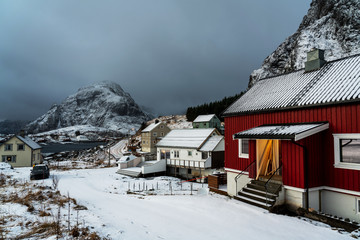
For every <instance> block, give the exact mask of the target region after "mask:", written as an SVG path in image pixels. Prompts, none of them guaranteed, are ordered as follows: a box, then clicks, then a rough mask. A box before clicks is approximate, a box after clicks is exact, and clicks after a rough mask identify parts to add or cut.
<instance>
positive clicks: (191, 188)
mask: <svg viewBox="0 0 360 240" xmlns="http://www.w3.org/2000/svg"><path fill="white" fill-rule="evenodd" d="M190 191H191V194H190V195H193V194H192V192H193V183H192V182H191V184H190Z"/></svg>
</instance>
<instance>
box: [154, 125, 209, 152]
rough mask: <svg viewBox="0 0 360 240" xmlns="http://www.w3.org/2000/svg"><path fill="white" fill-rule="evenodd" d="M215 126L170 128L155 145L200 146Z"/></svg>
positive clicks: (196, 147)
mask: <svg viewBox="0 0 360 240" xmlns="http://www.w3.org/2000/svg"><path fill="white" fill-rule="evenodd" d="M214 131H215V128H190V129H175V130H171V131H170V132H169V133H168V134H167V135H166V136H165V137H164V138H163V139H161V140H160V141H159V142H158V143H157V144H156V147H178V148H195V149H198V148H200V147H201V146H202V145H203V144H204V143H205V140H206V139H208V138H209V137H210V136H211V134H212V133H213V132H214Z"/></svg>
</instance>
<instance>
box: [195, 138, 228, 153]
mask: <svg viewBox="0 0 360 240" xmlns="http://www.w3.org/2000/svg"><path fill="white" fill-rule="evenodd" d="M223 139H224V137H223V136H212V137H210V138H209V139H208V140H207V141H206V142H205V144H204V145H203V146H202V147H201V148H200V151H203V152H211V151H214V149H215V148H216V146H217V145H219V143H220V142H221V141H222V140H223Z"/></svg>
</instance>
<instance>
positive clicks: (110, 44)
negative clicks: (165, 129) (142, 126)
mask: <svg viewBox="0 0 360 240" xmlns="http://www.w3.org/2000/svg"><path fill="white" fill-rule="evenodd" d="M310 2H311V1H310V0H305V1H304V0H302V1H299V0H272V1H269V0H224V1H219V0H128V1H122V0H114V1H110V0H101V1H100V0H98V1H92V0H76V1H74V0H53V1H48V0H42V1H37V0H32V1H27V0H23V1H21V0H17V1H14V0H3V1H0V102H1V108H0V120H1V119H12V120H15V119H22V120H33V119H35V118H37V117H39V116H40V115H42V114H44V113H45V112H46V111H47V110H48V109H49V108H50V107H51V105H52V104H54V103H60V102H61V101H63V100H64V99H65V98H66V97H67V96H68V95H70V94H73V93H75V92H76V91H77V89H78V88H80V87H83V86H86V85H89V84H92V83H95V82H100V81H103V80H110V81H114V82H117V83H119V84H120V85H121V87H122V88H123V89H124V90H125V91H127V92H128V93H130V95H131V96H132V97H133V98H134V99H135V101H136V102H137V103H138V104H140V105H143V106H147V107H150V108H152V109H153V110H154V111H155V112H156V113H157V114H163V115H165V114H177V113H184V112H185V110H186V108H187V107H189V106H195V105H198V104H202V103H205V102H209V101H214V100H220V99H222V98H223V97H225V96H231V95H234V94H236V93H239V92H241V91H243V90H245V89H246V88H247V84H248V80H249V75H250V73H251V72H252V70H254V69H257V68H259V67H260V66H261V64H262V62H263V60H264V59H265V57H266V56H268V55H269V54H270V53H271V52H273V51H274V50H275V49H276V47H277V46H278V45H280V43H281V42H283V41H284V40H285V38H286V37H288V36H289V35H291V34H292V33H294V32H295V31H296V30H297V28H298V26H299V24H300V22H301V20H302V18H303V16H304V15H305V14H306V13H307V10H308V8H309V7H310Z"/></svg>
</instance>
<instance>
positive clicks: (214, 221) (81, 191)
mask: <svg viewBox="0 0 360 240" xmlns="http://www.w3.org/2000/svg"><path fill="white" fill-rule="evenodd" d="M116 170H117V168H102V169H83V170H69V171H53V172H51V174H52V175H54V176H57V177H58V178H59V184H58V189H59V190H60V192H61V194H63V195H67V194H68V193H69V195H70V197H71V198H74V199H76V202H77V204H80V205H83V206H86V207H87V209H88V210H83V211H78V212H77V213H75V212H72V219H71V224H75V221H80V224H83V225H87V226H89V227H90V229H91V231H95V232H97V233H98V234H99V236H102V237H106V238H107V239H127V240H131V239H133V240H138V239H171V240H176V239H210V240H212V239H214V240H215V239H216V240H219V239H227V240H231V239H236V240H238V239H307V240H308V239H326V240H331V239H334V240H335V239H336V240H338V239H353V238H352V237H351V234H350V233H344V232H342V233H340V232H339V231H337V230H333V229H331V228H330V227H329V226H327V225H325V224H321V223H317V222H313V221H310V220H306V219H300V218H296V217H287V216H282V215H275V214H271V213H269V212H267V211H265V210H263V209H260V208H256V207H253V206H249V205H247V204H244V203H242V202H239V201H236V200H233V199H230V198H228V197H224V196H220V195H216V194H211V193H208V192H207V190H206V187H207V186H206V184H204V185H203V186H202V184H193V185H192V186H191V184H190V183H183V184H181V182H180V180H179V179H177V178H172V177H155V178H147V179H133V178H130V177H125V176H122V175H119V174H116V173H115V172H116ZM0 171H1V170H0ZM29 172H30V168H21V169H15V170H14V171H6V172H5V174H8V175H11V176H12V178H15V179H21V181H27V180H28V178H29ZM35 182H37V183H38V184H40V185H45V186H51V184H52V180H51V179H46V180H38V181H35ZM202 187H204V188H202ZM198 189H199V190H198ZM129 190H130V191H129ZM139 190H140V192H138V191H139ZM191 190H192V191H191ZM197 190H198V191H197ZM2 191H4V189H2ZM191 194H192V195H191ZM16 208H20V207H19V206H18V205H16V204H13V205H11V204H7V205H6V207H4V206H1V207H0V215H1V214H2V215H4V214H6V213H5V212H6V211H7V212H21V211H23V212H25V213H24V214H28V215H29V213H26V211H24V210H21V209H16ZM76 214H79V217H75V215H76ZM64 218H66V212H64ZM11 231H12V232H11V234H13V235H12V236H14V235H15V234H16V232H14V231H16V228H14V229H11ZM65 238H66V237H65ZM47 239H55V238H54V237H49V238H47Z"/></svg>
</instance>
